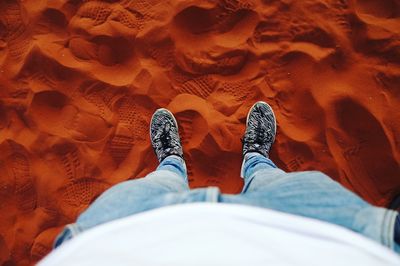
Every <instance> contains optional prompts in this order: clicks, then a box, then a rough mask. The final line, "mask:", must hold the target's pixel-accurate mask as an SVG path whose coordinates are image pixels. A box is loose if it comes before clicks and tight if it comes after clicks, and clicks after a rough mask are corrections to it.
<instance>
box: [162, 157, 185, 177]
mask: <svg viewBox="0 0 400 266" xmlns="http://www.w3.org/2000/svg"><path fill="white" fill-rule="evenodd" d="M157 170H167V171H170V172H173V173H175V174H177V175H179V176H181V177H183V178H184V179H185V181H186V182H187V181H188V177H187V169H186V163H185V160H184V159H183V158H181V157H179V156H177V155H170V156H168V157H166V158H165V159H164V160H163V161H162V162H161V163H160V165H159V166H158V167H157Z"/></svg>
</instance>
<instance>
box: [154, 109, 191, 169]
mask: <svg viewBox="0 0 400 266" xmlns="http://www.w3.org/2000/svg"><path fill="white" fill-rule="evenodd" d="M150 139H151V145H152V146H153V149H154V152H155V153H156V155H157V159H158V161H159V162H162V160H164V159H165V158H166V157H167V156H170V155H177V156H179V157H181V158H183V151H182V145H181V141H180V139H179V132H178V123H177V122H176V120H175V117H174V115H173V114H172V113H171V112H170V111H168V110H167V109H164V108H161V109H158V110H157V111H155V112H154V114H153V116H152V118H151V122H150Z"/></svg>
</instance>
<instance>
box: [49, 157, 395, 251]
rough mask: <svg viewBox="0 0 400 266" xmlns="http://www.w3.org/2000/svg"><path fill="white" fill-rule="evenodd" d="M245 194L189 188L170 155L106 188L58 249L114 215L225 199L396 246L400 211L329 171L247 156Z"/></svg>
mask: <svg viewBox="0 0 400 266" xmlns="http://www.w3.org/2000/svg"><path fill="white" fill-rule="evenodd" d="M241 175H242V177H243V178H244V181H245V182H244V187H243V191H242V192H241V193H240V194H237V195H233V194H222V193H221V192H220V191H219V189H218V188H217V187H208V188H198V189H193V190H190V189H189V185H188V179H187V175H186V165H185V162H184V160H183V159H181V158H180V157H178V156H169V157H167V158H166V159H164V161H163V162H162V163H161V164H160V165H159V166H158V168H157V170H156V171H154V172H152V173H150V174H149V175H147V176H146V177H145V178H139V179H135V180H129V181H125V182H122V183H119V184H117V185H115V186H113V187H111V188H110V189H108V190H106V191H105V192H104V193H103V194H102V195H100V197H98V198H97V199H96V200H95V201H94V202H93V203H92V204H91V205H90V206H89V208H88V209H87V210H86V211H84V212H83V213H82V214H81V215H80V216H79V217H78V219H77V221H76V222H75V223H73V224H69V225H67V226H66V227H65V228H64V231H63V232H62V233H61V234H60V235H59V236H58V237H57V239H56V241H55V244H54V245H55V247H57V246H59V245H60V244H62V243H63V242H64V241H66V240H68V239H70V238H72V237H74V236H75V235H77V234H79V233H81V232H83V231H85V230H87V229H89V228H92V227H94V226H96V225H99V224H102V223H106V222H109V221H112V220H115V219H119V218H123V217H126V216H129V215H133V214H136V213H140V212H143V211H147V210H151V209H155V208H159V207H163V206H168V205H173V204H182V203H191V202H224V203H234V204H245V205H252V206H259V207H263V208H268V209H274V210H277V211H281V212H286V213H291V214H295V215H301V216H306V217H310V218H314V219H318V220H322V221H325V222H329V223H333V224H336V225H340V226H344V227H346V228H348V229H350V230H352V231H355V232H358V233H360V234H362V235H364V236H366V237H368V238H370V239H372V240H375V241H377V242H379V243H381V244H382V245H385V246H387V247H389V248H390V249H392V250H395V251H397V252H400V246H399V245H397V244H396V243H395V242H394V225H395V220H396V216H397V215H398V213H397V212H396V211H392V210H388V209H385V208H379V207H375V206H372V205H371V204H369V203H367V202H366V201H364V200H362V199H361V198H360V197H359V196H357V195H356V194H354V193H353V192H351V191H349V190H347V189H346V188H344V187H343V186H341V185H340V184H339V183H337V182H335V181H333V180H332V179H331V178H329V177H328V176H326V175H325V174H323V173H321V172H317V171H305V172H293V173H286V172H284V171H282V170H281V169H279V168H278V167H277V166H276V165H275V164H274V163H273V162H272V161H271V160H270V159H268V158H265V157H264V156H262V155H260V154H258V153H249V154H247V155H246V156H245V158H244V161H243V164H242V171H241Z"/></svg>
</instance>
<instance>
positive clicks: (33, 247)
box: [0, 0, 400, 265]
mask: <svg viewBox="0 0 400 266" xmlns="http://www.w3.org/2000/svg"><path fill="white" fill-rule="evenodd" d="M399 99H400V1H398V0H379V1H378V0H359V1H355V0H354V1H347V0H305V1H294V0H263V1H262V0H243V1H239V0H238V1H236V0H213V1H212V0H209V1H200V0H196V1H195V0H169V1H167V0H165V1H164V0H163V1H162V0H122V1H111V0H108V1H89V0H86V1H83V0H81V1H80V0H69V1H68V0H59V1H55V0H51V1H50V0H49V1H47V0H19V1H17V0H0V215H1V218H0V262H1V263H4V265H15V264H17V265H29V264H32V263H34V262H35V261H37V260H39V259H40V258H42V257H43V256H44V255H45V254H47V253H48V252H49V251H50V249H51V244H52V241H53V240H54V237H55V236H56V235H57V234H58V233H59V232H60V230H61V229H62V227H63V226H64V225H65V224H67V223H70V222H72V221H74V219H75V218H76V217H77V215H78V214H79V213H80V212H82V211H83V210H84V209H85V208H86V207H87V206H88V204H89V203H90V202H91V201H92V200H93V199H94V198H95V197H96V196H98V195H99V194H100V193H101V192H102V191H104V190H105V189H106V188H108V187H110V186H111V185H113V184H116V183H118V182H121V181H123V180H127V179H130V178H136V177H142V176H144V175H145V174H147V173H149V172H150V171H152V170H153V169H154V168H155V166H156V165H157V161H156V157H155V155H154V154H153V151H152V149H151V146H150V140H149V136H148V126H149V120H150V118H151V114H152V113H153V112H154V110H156V109H157V108H159V107H167V108H169V109H170V110H171V111H172V112H173V113H174V114H176V117H177V119H178V122H179V124H180V130H181V137H182V142H183V145H184V149H185V157H186V159H187V163H188V172H189V179H190V185H191V187H193V188H194V187H202V186H219V187H220V188H221V189H222V191H223V192H226V193H237V192H239V191H240V190H241V187H242V185H243V183H242V181H241V179H240V177H239V169H240V164H241V142H240V137H241V136H242V134H243V132H244V122H245V118H246V114H247V111H248V109H249V107H250V106H251V105H252V104H253V103H254V102H255V101H257V100H264V101H267V102H268V103H270V104H271V106H272V107H273V108H274V110H275V112H276V116H277V120H278V136H277V140H276V143H275V145H274V147H273V150H272V154H271V157H272V159H273V160H274V161H275V162H276V163H277V164H278V165H279V166H280V167H281V168H283V169H285V170H288V171H296V170H309V169H316V170H320V171H323V172H324V173H326V174H328V175H330V176H331V177H332V178H333V179H335V180H337V181H339V182H340V183H342V184H343V185H344V186H346V187H348V188H350V189H351V190H353V191H355V192H356V193H358V194H359V195H361V196H362V197H363V198H364V199H366V200H367V201H369V202H371V203H374V204H377V205H380V206H385V205H387V204H388V202H389V201H390V200H391V199H392V198H393V196H394V195H395V194H396V193H399V192H400V168H399V162H400V112H399V108H400V101H399Z"/></svg>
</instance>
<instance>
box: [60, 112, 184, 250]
mask: <svg viewBox="0 0 400 266" xmlns="http://www.w3.org/2000/svg"><path fill="white" fill-rule="evenodd" d="M150 138H151V142H152V146H153V148H154V151H155V153H156V155H157V158H158V160H159V161H160V165H159V166H158V167H157V170H156V171H154V172H152V173H150V174H148V175H147V176H146V177H145V178H139V179H135V180H129V181H125V182H122V183H119V184H117V185H115V186H113V187H111V188H109V189H108V190H106V191H105V192H104V193H103V194H102V195H100V196H99V197H98V198H97V199H96V200H95V201H94V202H93V203H92V204H91V205H90V206H89V208H88V209H87V210H85V211H84V212H83V213H82V214H81V215H79V217H78V219H77V221H76V222H75V223H73V224H70V225H67V226H66V227H65V229H64V231H63V232H62V233H61V234H60V235H59V236H58V237H57V239H56V241H55V244H54V245H55V247H57V246H59V245H61V244H62V243H63V242H64V241H66V240H68V239H70V238H72V237H74V236H75V235H77V234H79V233H81V232H82V231H84V230H87V229H89V228H92V227H94V226H97V225H99V224H103V223H106V222H109V221H112V220H115V219H119V218H123V217H126V216H129V215H132V214H135V213H139V212H143V211H146V210H151V209H154V208H158V207H162V206H167V205H170V204H174V203H176V201H177V198H179V197H176V194H177V193H182V192H185V191H188V190H189V185H188V180H187V173H186V164H185V161H184V159H183V151H182V146H181V143H180V138H179V134H178V125H177V122H176V120H175V118H174V117H173V115H172V114H171V113H170V112H169V111H168V110H166V109H159V110H157V111H156V112H155V113H154V115H153V117H152V121H151V125H150Z"/></svg>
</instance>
